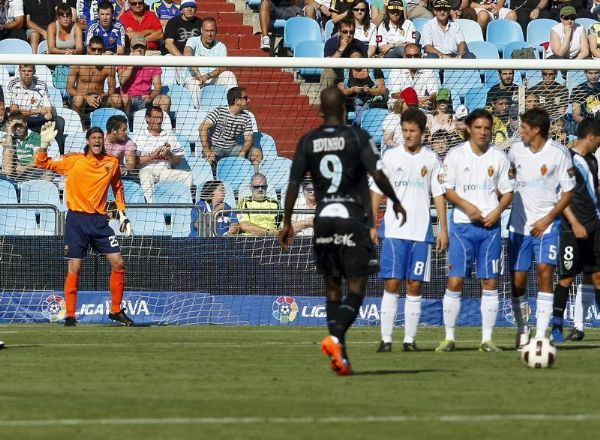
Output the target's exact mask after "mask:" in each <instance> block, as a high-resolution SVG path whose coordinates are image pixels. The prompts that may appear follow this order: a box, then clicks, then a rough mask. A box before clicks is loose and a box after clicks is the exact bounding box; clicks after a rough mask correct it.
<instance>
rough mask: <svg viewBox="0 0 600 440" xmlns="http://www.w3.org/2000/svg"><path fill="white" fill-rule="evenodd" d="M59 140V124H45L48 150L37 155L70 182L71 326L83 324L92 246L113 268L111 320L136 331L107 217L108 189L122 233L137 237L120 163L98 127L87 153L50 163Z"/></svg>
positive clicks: (38, 163) (38, 161)
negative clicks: (84, 280) (83, 285)
mask: <svg viewBox="0 0 600 440" xmlns="http://www.w3.org/2000/svg"><path fill="white" fill-rule="evenodd" d="M55 136H56V131H55V129H54V123H53V122H48V123H46V124H44V126H43V127H42V131H41V137H42V145H41V147H40V149H39V150H38V152H37V156H36V166H37V167H39V168H43V169H46V170H52V171H54V172H56V173H59V174H64V175H65V176H66V177H67V180H66V184H65V193H66V195H67V209H68V212H67V219H66V222H65V258H66V259H67V260H68V263H67V264H68V272H67V277H66V281H65V300H66V303H67V316H66V319H65V325H66V326H74V325H76V323H77V320H76V319H75V309H76V307H77V284H78V279H79V272H80V270H81V260H82V259H83V258H84V257H85V256H86V254H87V250H88V246H91V247H92V249H94V250H95V251H97V252H100V253H102V254H104V255H106V258H107V259H108V262H109V263H110V265H111V268H112V270H111V274H110V293H111V312H110V313H109V314H108V317H109V318H110V319H112V320H113V321H117V322H120V323H121V324H122V325H126V326H131V325H133V321H132V320H131V319H130V318H129V317H127V315H125V309H121V302H122V300H123V290H124V289H125V261H124V259H123V256H122V255H121V249H120V247H119V242H118V241H117V238H116V237H115V234H114V231H113V230H112V228H111V227H110V226H109V224H108V221H109V219H108V216H107V212H106V207H107V203H106V199H107V194H108V188H109V186H111V187H112V189H113V192H114V194H115V202H116V204H117V208H118V211H119V220H120V223H121V226H120V231H121V232H123V233H124V234H125V235H131V224H130V222H129V219H128V218H127V217H126V216H125V198H124V192H123V183H122V182H121V171H120V169H119V159H117V158H116V157H114V156H110V155H108V154H106V152H105V150H104V132H103V131H102V130H101V129H100V128H98V127H92V128H90V129H89V130H88V131H87V133H86V146H85V148H84V152H83V153H77V154H68V155H66V156H63V158H62V159H60V160H53V159H50V158H49V157H48V153H47V147H48V145H49V144H50V142H52V139H54V137H55Z"/></svg>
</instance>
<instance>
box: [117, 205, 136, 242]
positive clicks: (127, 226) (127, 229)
mask: <svg viewBox="0 0 600 440" xmlns="http://www.w3.org/2000/svg"><path fill="white" fill-rule="evenodd" d="M119 221H120V222H121V226H119V231H121V233H122V234H123V235H125V236H126V237H129V236H131V235H132V234H133V229H132V228H131V222H130V221H129V219H128V218H127V216H126V215H125V211H119Z"/></svg>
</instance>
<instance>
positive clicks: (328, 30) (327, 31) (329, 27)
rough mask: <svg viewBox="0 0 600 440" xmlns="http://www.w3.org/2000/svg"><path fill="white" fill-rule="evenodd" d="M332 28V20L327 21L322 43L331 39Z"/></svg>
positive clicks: (333, 24) (333, 25)
mask: <svg viewBox="0 0 600 440" xmlns="http://www.w3.org/2000/svg"><path fill="white" fill-rule="evenodd" d="M413 23H414V20H413ZM415 26H416V25H415ZM334 27H335V23H334V22H333V20H329V21H327V23H325V31H324V32H323V37H324V38H323V41H327V40H329V39H330V38H331V37H333V28H334Z"/></svg>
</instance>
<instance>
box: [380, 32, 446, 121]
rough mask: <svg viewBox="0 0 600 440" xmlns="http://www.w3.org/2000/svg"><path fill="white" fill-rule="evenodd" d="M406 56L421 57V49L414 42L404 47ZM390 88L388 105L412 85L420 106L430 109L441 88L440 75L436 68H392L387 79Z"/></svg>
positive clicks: (391, 104) (392, 103)
mask: <svg viewBox="0 0 600 440" xmlns="http://www.w3.org/2000/svg"><path fill="white" fill-rule="evenodd" d="M404 58H421V49H420V48H419V46H418V45H416V44H414V43H410V44H407V45H406V47H405V48H404ZM387 83H388V86H389V89H390V97H391V99H390V102H389V103H388V107H391V106H393V105H394V102H393V100H394V99H397V98H398V96H399V95H400V93H401V92H402V91H403V90H404V89H406V88H407V87H412V88H413V89H414V90H415V91H416V92H417V96H418V97H419V107H421V108H422V109H427V110H428V109H430V108H431V105H432V103H433V100H434V99H435V94H436V93H437V91H438V89H439V88H440V77H439V75H438V72H437V71H436V70H431V69H392V72H391V73H390V76H389V77H388V80H387Z"/></svg>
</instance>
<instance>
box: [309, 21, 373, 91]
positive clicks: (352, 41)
mask: <svg viewBox="0 0 600 440" xmlns="http://www.w3.org/2000/svg"><path fill="white" fill-rule="evenodd" d="M355 33H356V23H355V21H354V19H353V18H352V17H346V18H344V19H343V20H342V21H340V22H339V23H338V32H337V34H336V35H334V36H332V37H331V38H329V39H328V40H327V41H326V42H325V47H324V49H323V54H324V56H325V57H326V58H349V57H350V54H351V53H352V52H354V51H355V50H357V49H358V50H360V51H361V52H362V54H363V57H365V58H366V57H367V56H368V52H367V47H366V46H365V45H364V44H363V42H362V41H360V40H357V39H356V38H354V35H355ZM342 75H343V71H342V69H323V73H322V75H321V82H320V83H321V87H322V88H326V87H329V86H332V85H334V84H335V82H336V80H337V78H339V77H341V76H342Z"/></svg>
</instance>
